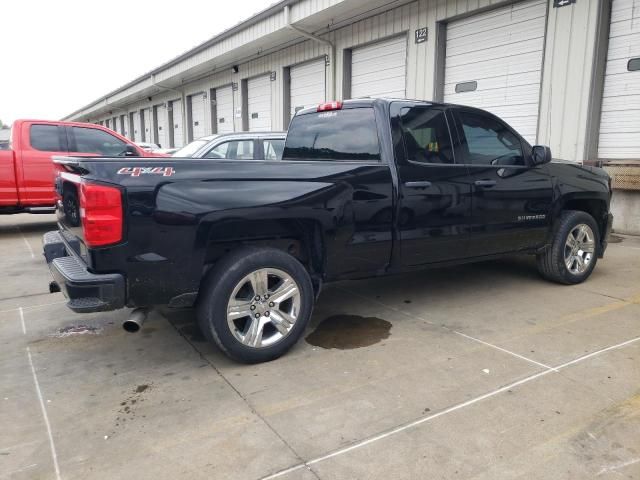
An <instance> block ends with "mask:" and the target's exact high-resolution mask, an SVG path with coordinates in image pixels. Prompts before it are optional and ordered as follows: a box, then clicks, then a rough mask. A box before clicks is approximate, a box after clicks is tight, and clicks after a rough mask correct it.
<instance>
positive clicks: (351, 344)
mask: <svg viewBox="0 0 640 480" xmlns="http://www.w3.org/2000/svg"><path fill="white" fill-rule="evenodd" d="M390 330H391V323H389V322H387V321H386V320H382V319H381V318H376V317H361V316H359V315H334V316H332V317H329V318H327V319H325V320H323V321H322V323H320V325H318V326H317V327H316V329H315V330H314V331H313V332H312V333H310V334H309V335H307V338H305V340H306V341H307V343H309V344H311V345H314V346H316V347H321V348H327V349H329V348H336V349H338V350H349V349H353V348H361V347H369V346H371V345H375V344H376V343H378V342H380V341H382V340H384V339H386V338H389V335H391V333H390Z"/></svg>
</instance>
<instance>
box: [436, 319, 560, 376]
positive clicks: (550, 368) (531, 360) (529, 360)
mask: <svg viewBox="0 0 640 480" xmlns="http://www.w3.org/2000/svg"><path fill="white" fill-rule="evenodd" d="M443 328H446V327H443ZM448 330H449V329H448ZM451 331H452V332H453V333H455V334H456V335H460V336H461V337H464V338H468V339H469V340H473V341H474V342H478V343H481V344H483V345H486V346H487V347H491V348H495V349H496V350H500V351H501V352H504V353H508V354H509V355H513V356H514V357H517V358H520V359H522V360H526V361H527V362H531V363H533V364H535V365H538V366H540V367H542V368H546V369H548V370H554V371H556V372H557V371H558V370H557V369H556V368H553V367H550V366H549V365H545V364H544V363H540V362H536V361H535V360H533V359H531V358H527V357H525V356H523V355H520V354H519V353H515V352H512V351H511V350H507V349H506V348H502V347H499V346H497V345H494V344H493V343H489V342H485V341H484V340H480V339H479V338H476V337H472V336H471V335H467V334H466V333H462V332H459V331H457V330H451Z"/></svg>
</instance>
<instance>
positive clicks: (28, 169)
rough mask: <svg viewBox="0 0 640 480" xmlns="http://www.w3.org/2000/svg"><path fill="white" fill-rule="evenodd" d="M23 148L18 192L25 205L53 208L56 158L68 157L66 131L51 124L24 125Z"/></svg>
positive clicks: (20, 154) (18, 154) (18, 153)
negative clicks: (58, 156) (54, 161)
mask: <svg viewBox="0 0 640 480" xmlns="http://www.w3.org/2000/svg"><path fill="white" fill-rule="evenodd" d="M20 134H21V135H22V138H23V139H27V140H26V141H24V142H23V144H22V148H21V149H20V151H19V152H16V155H17V156H18V157H19V160H18V188H19V189H20V199H21V203H23V204H24V205H54V203H55V192H54V187H53V183H54V172H55V168H54V165H53V161H52V158H51V157H53V156H54V155H67V154H68V153H69V152H68V149H67V139H66V136H65V131H64V127H61V126H58V125H52V124H39V123H23V124H22V132H20Z"/></svg>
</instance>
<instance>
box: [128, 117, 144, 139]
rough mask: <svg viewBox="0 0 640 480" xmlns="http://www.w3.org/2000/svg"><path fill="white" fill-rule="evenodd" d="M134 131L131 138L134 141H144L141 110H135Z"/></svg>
mask: <svg viewBox="0 0 640 480" xmlns="http://www.w3.org/2000/svg"><path fill="white" fill-rule="evenodd" d="M131 115H132V118H133V132H132V134H131V140H133V141H134V142H140V141H142V130H140V112H133V113H132V114H131Z"/></svg>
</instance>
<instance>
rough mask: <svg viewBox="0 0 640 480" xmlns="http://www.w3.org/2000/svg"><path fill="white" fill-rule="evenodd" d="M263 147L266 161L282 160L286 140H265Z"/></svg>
mask: <svg viewBox="0 0 640 480" xmlns="http://www.w3.org/2000/svg"><path fill="white" fill-rule="evenodd" d="M263 147H264V159H265V160H280V159H281V158H282V151H283V150H284V140H280V139H265V140H264V143H263Z"/></svg>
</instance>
